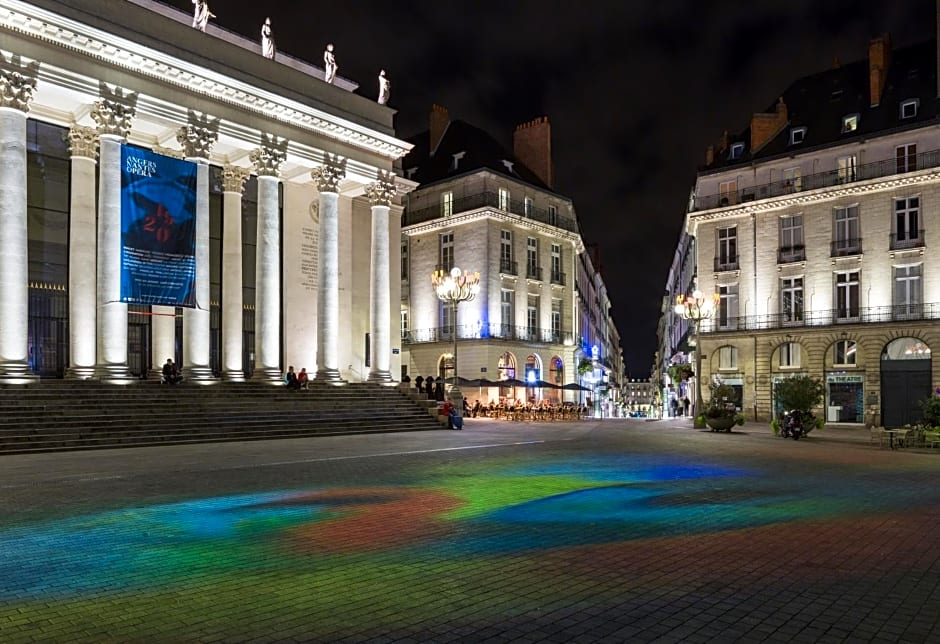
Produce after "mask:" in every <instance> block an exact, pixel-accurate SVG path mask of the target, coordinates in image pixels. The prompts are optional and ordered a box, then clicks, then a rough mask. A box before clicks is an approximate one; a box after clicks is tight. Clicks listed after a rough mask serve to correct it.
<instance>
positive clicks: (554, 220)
mask: <svg viewBox="0 0 940 644" xmlns="http://www.w3.org/2000/svg"><path fill="white" fill-rule="evenodd" d="M548 223H549V224H551V225H552V226H555V225H557V224H558V207H557V206H549V207H548Z"/></svg>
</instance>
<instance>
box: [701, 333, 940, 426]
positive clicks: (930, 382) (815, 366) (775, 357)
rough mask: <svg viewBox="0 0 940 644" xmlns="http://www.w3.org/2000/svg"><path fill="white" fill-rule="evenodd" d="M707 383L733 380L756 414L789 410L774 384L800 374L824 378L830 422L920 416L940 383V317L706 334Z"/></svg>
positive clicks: (741, 400) (907, 420) (905, 420)
mask: <svg viewBox="0 0 940 644" xmlns="http://www.w3.org/2000/svg"><path fill="white" fill-rule="evenodd" d="M701 343H702V351H703V355H702V373H703V377H704V378H705V379H706V382H713V381H719V380H720V381H721V382H722V383H723V384H727V385H730V386H732V387H733V388H734V389H735V391H736V393H737V396H738V400H737V403H738V405H739V407H740V408H741V409H742V411H743V412H744V413H745V415H746V416H747V417H748V418H749V419H756V420H759V421H769V420H770V418H771V417H773V416H775V415H779V414H780V413H781V412H782V411H783V409H782V407H781V404H780V402H779V401H778V400H776V399H775V397H774V385H775V384H776V383H778V382H780V381H781V380H783V379H786V378H790V377H793V376H795V375H808V376H811V377H813V378H817V379H819V380H820V381H822V383H823V385H824V389H825V396H824V400H823V403H822V405H821V408H820V409H818V410H817V415H818V416H820V417H822V418H824V419H825V421H826V422H827V423H829V424H834V423H844V424H853V425H884V426H886V427H898V426H903V425H906V424H912V423H916V422H918V421H919V420H920V418H921V414H920V405H919V403H920V402H921V401H922V400H924V399H926V398H928V397H930V396H931V395H935V392H936V391H937V389H938V387H940V364H938V361H937V360H934V359H933V356H932V350H933V349H934V348H936V347H937V346H940V323H934V322H930V323H929V324H918V325H916V326H915V325H897V326H890V325H877V326H876V325H866V326H859V327H853V328H844V329H843V328H834V329H833V328H826V329H820V330H816V329H811V328H793V329H785V330H780V329H777V330H775V331H774V332H767V333H763V334H762V333H749V334H748V335H744V334H741V333H732V332H718V333H709V334H704V333H703V334H702V338H701Z"/></svg>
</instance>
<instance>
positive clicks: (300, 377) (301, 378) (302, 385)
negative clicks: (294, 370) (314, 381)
mask: <svg viewBox="0 0 940 644" xmlns="http://www.w3.org/2000/svg"><path fill="white" fill-rule="evenodd" d="M308 382H310V376H309V375H307V367H301V369H300V373H298V374H297V388H298V389H306V388H307V383H308Z"/></svg>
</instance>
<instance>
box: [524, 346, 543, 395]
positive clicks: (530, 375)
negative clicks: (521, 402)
mask: <svg viewBox="0 0 940 644" xmlns="http://www.w3.org/2000/svg"><path fill="white" fill-rule="evenodd" d="M541 379H542V361H541V360H539V357H538V356H537V355H535V354H534V353H530V354H529V355H528V356H527V357H526V359H525V386H526V391H525V397H526V401H527V402H535V401H536V400H537V399H538V393H537V392H538V390H539V389H540V387H539V386H538V382H539V381H540V380H541Z"/></svg>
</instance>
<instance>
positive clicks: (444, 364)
mask: <svg viewBox="0 0 940 644" xmlns="http://www.w3.org/2000/svg"><path fill="white" fill-rule="evenodd" d="M437 375H439V376H440V377H441V378H443V379H444V382H450V379H451V378H453V377H454V355H453V354H452V353H445V354H442V355H441V357H440V358H438V360H437Z"/></svg>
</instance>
